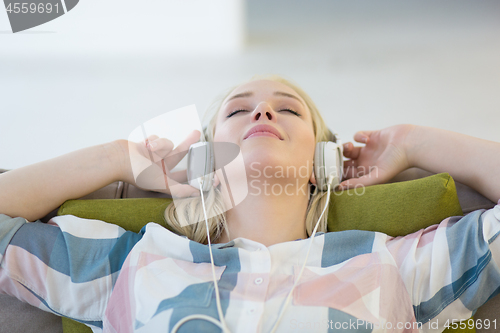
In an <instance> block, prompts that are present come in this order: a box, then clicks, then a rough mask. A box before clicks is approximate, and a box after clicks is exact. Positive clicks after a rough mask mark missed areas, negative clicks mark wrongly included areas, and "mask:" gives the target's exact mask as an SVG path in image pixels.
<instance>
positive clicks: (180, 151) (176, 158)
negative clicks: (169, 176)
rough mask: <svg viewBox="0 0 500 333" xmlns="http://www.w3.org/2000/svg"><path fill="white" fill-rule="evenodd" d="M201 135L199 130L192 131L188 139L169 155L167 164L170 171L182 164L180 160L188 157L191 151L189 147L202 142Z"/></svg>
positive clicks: (166, 160)
mask: <svg viewBox="0 0 500 333" xmlns="http://www.w3.org/2000/svg"><path fill="white" fill-rule="evenodd" d="M200 134H201V133H200V131H198V130H194V131H192V132H191V133H190V134H189V135H188V136H187V137H186V139H185V140H184V141H182V142H181V143H180V144H179V145H178V146H177V148H175V149H174V150H172V151H171V152H170V153H169V154H168V158H166V159H165V162H166V163H167V167H168V169H169V170H171V169H173V168H174V167H175V166H176V165H177V164H178V163H179V162H180V160H182V158H183V157H184V156H186V154H187V152H188V151H189V146H191V145H192V144H195V143H196V142H198V141H199V140H200Z"/></svg>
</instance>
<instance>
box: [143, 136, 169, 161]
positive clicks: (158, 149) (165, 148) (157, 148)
mask: <svg viewBox="0 0 500 333" xmlns="http://www.w3.org/2000/svg"><path fill="white" fill-rule="evenodd" d="M173 148H174V143H173V142H172V141H170V140H169V139H167V138H158V139H156V140H154V141H150V142H149V149H150V150H151V151H154V152H155V154H157V155H158V156H159V157H161V158H163V157H165V156H167V155H168V153H170V152H171V151H172V149H173Z"/></svg>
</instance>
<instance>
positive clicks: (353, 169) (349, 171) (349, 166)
mask: <svg viewBox="0 0 500 333" xmlns="http://www.w3.org/2000/svg"><path fill="white" fill-rule="evenodd" d="M357 169H358V168H357V165H356V161H353V160H347V161H344V169H343V172H342V179H350V178H354V177H356V173H357Z"/></svg>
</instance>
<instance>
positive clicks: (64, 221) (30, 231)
mask: <svg viewBox="0 0 500 333" xmlns="http://www.w3.org/2000/svg"><path fill="white" fill-rule="evenodd" d="M142 235H143V232H142V231H141V232H140V233H138V234H136V233H133V232H130V231H125V230H124V229H122V228H120V227H119V226H117V225H114V224H109V223H105V222H103V221H98V220H89V219H82V218H78V217H76V216H73V215H64V216H57V217H54V218H52V219H51V220H50V221H49V222H48V223H42V222H40V221H39V220H38V221H36V222H28V221H27V220H25V219H24V218H20V217H16V218H12V217H10V216H7V215H4V214H0V293H4V294H8V295H11V296H14V297H16V298H18V299H19V300H21V301H23V302H27V303H30V304H31V305H34V306H36V307H38V308H40V309H43V310H46V311H49V312H52V313H54V314H56V315H60V316H65V317H69V318H71V319H74V320H77V321H80V322H82V323H84V324H87V325H88V326H91V327H100V328H102V318H103V317H104V312H105V310H106V306H107V303H108V300H109V297H110V296H111V292H112V290H113V287H114V285H115V282H116V279H117V277H118V274H119V272H120V269H121V267H122V265H123V262H124V261H125V259H126V257H127V255H128V254H129V252H130V251H131V249H132V248H133V247H134V245H135V244H136V243H137V242H138V241H139V240H140V239H141V238H142Z"/></svg>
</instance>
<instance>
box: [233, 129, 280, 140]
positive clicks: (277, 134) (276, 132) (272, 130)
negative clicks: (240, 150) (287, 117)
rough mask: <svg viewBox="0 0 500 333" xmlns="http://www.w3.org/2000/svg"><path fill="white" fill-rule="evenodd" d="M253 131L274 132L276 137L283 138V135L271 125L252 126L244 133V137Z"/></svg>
mask: <svg viewBox="0 0 500 333" xmlns="http://www.w3.org/2000/svg"><path fill="white" fill-rule="evenodd" d="M254 133H270V134H274V135H275V136H276V137H277V138H278V139H280V140H283V137H282V136H281V134H280V132H279V131H278V130H277V129H276V128H274V127H273V126H271V125H257V126H254V127H252V128H251V129H250V130H249V131H248V132H247V133H246V134H245V138H244V139H243V140H245V139H247V138H248V137H249V136H250V135H252V134H254Z"/></svg>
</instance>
